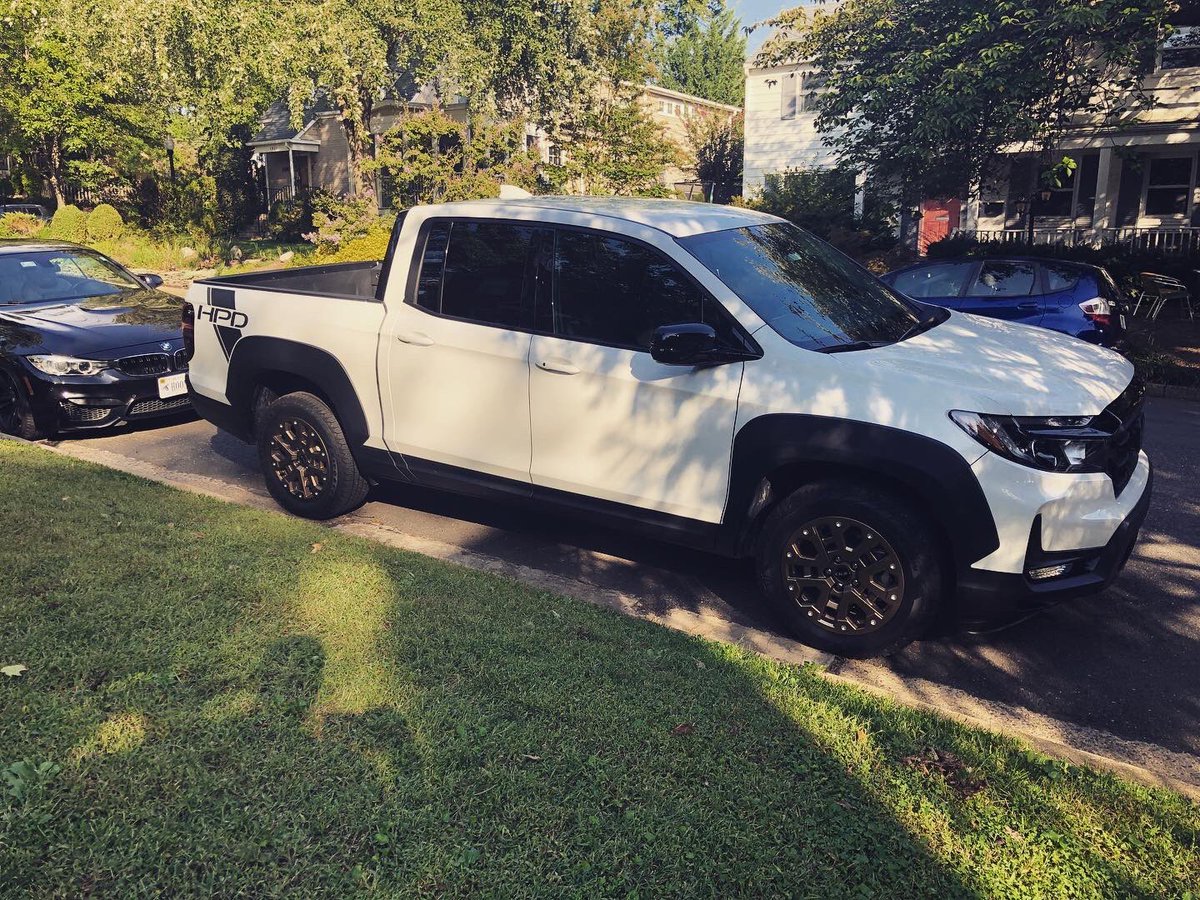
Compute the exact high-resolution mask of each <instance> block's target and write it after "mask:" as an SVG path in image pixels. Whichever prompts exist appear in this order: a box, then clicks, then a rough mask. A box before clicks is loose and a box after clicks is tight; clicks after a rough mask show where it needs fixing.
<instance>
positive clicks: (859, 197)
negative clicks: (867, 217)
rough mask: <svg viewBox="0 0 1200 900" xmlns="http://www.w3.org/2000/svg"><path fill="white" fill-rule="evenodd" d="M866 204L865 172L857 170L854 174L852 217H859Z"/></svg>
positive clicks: (861, 215)
mask: <svg viewBox="0 0 1200 900" xmlns="http://www.w3.org/2000/svg"><path fill="white" fill-rule="evenodd" d="M866 205H867V173H866V171H862V172H858V173H857V174H855V176H854V218H856V219H861V218H862V217H863V210H864V209H866Z"/></svg>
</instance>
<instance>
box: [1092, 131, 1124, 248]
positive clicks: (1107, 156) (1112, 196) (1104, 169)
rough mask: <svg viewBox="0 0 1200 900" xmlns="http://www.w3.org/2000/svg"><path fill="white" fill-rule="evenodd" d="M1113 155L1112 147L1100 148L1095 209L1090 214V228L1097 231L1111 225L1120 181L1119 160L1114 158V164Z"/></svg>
mask: <svg viewBox="0 0 1200 900" xmlns="http://www.w3.org/2000/svg"><path fill="white" fill-rule="evenodd" d="M1113 156H1114V154H1113V148H1112V147H1103V148H1101V150H1100V166H1099V169H1098V170H1097V172H1096V210H1095V213H1094V214H1093V215H1092V228H1094V229H1095V230H1097V231H1099V230H1101V229H1104V228H1112V227H1113V215H1114V214H1115V212H1116V206H1117V190H1118V186H1119V185H1120V183H1121V161H1120V160H1119V159H1118V160H1116V165H1115V166H1114V165H1113ZM1114 176H1115V177H1114ZM1114 182H1115V183H1114Z"/></svg>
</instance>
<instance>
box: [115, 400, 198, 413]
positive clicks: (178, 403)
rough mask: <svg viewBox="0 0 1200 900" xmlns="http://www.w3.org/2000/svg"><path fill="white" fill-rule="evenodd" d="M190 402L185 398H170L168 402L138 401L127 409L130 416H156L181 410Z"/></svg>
mask: <svg viewBox="0 0 1200 900" xmlns="http://www.w3.org/2000/svg"><path fill="white" fill-rule="evenodd" d="M190 402H191V401H190V400H188V398H187V397H172V398H171V399H170V400H138V401H136V402H135V403H134V404H133V406H131V407H129V415H130V416H131V417H132V416H156V415H159V414H161V413H168V412H173V411H174V410H177V409H183V408H184V407H186V406H187V405H188V404H189V403H190Z"/></svg>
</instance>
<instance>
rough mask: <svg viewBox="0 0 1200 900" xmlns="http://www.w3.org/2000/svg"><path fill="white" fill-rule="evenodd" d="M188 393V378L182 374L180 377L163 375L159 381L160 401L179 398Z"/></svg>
mask: <svg viewBox="0 0 1200 900" xmlns="http://www.w3.org/2000/svg"><path fill="white" fill-rule="evenodd" d="M186 393H187V376H186V375H185V374H184V373H182V372H180V373H179V374H178V375H163V376H162V377H161V378H159V379H158V399H160V400H166V399H167V398H168V397H178V396H180V395H182V394H186Z"/></svg>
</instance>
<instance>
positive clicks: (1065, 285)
mask: <svg viewBox="0 0 1200 900" xmlns="http://www.w3.org/2000/svg"><path fill="white" fill-rule="evenodd" d="M1042 270H1043V271H1044V272H1045V273H1046V292H1047V293H1049V294H1053V293H1056V292H1057V291H1069V290H1071V289H1072V288H1074V287H1075V285H1076V284H1078V283H1079V270H1078V269H1073V268H1071V267H1070V266H1060V265H1057V264H1055V263H1042Z"/></svg>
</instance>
